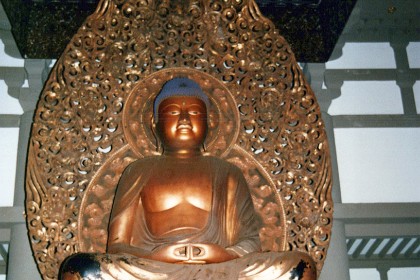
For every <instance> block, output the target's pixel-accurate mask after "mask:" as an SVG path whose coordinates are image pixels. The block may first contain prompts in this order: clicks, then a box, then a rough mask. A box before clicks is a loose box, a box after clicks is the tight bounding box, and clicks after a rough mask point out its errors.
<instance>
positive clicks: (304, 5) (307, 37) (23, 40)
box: [1, 0, 356, 62]
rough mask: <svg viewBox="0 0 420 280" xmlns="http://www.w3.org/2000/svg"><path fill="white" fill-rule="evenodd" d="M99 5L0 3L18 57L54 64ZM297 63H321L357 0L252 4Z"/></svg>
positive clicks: (35, 0)
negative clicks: (267, 20)
mask: <svg viewBox="0 0 420 280" xmlns="http://www.w3.org/2000/svg"><path fill="white" fill-rule="evenodd" d="M98 2H99V0H61V1H58V0H1V3H2V5H3V8H4V10H5V12H6V14H7V17H8V19H9V22H10V23H11V31H12V34H13V36H14V38H15V41H16V44H17V47H18V49H19V52H20V54H21V56H22V57H24V58H34V59H47V58H48V59H55V58H58V57H59V56H60V54H61V53H62V51H63V50H64V48H65V46H66V45H67V43H68V42H69V41H70V39H71V37H72V36H73V34H75V33H76V31H77V29H78V28H79V26H81V24H82V23H83V22H84V20H85V19H86V17H87V16H88V15H90V14H91V13H93V11H94V10H95V8H96V6H97V3H98ZM256 2H257V3H258V5H259V7H260V10H261V12H262V13H263V14H264V15H265V16H266V17H268V18H269V19H271V20H272V21H273V22H274V24H275V25H276V27H277V29H279V30H280V34H282V35H283V36H284V37H285V38H286V39H287V41H288V42H289V44H290V45H291V47H292V49H293V51H294V53H295V55H296V58H297V60H298V61H300V62H326V61H327V60H328V58H329V57H330V55H331V53H332V51H333V49H334V46H335V44H336V42H337V40H338V38H339V36H340V34H341V32H342V31H343V28H344V26H345V24H346V22H347V19H348V18H349V16H350V13H351V11H352V9H353V7H354V5H355V3H356V0H341V1H337V0H256Z"/></svg>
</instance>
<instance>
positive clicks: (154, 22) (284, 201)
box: [26, 0, 333, 279]
mask: <svg viewBox="0 0 420 280" xmlns="http://www.w3.org/2000/svg"><path fill="white" fill-rule="evenodd" d="M176 76H187V77H191V78H194V79H195V80H197V82H198V83H199V84H200V86H201V87H203V89H204V90H205V91H208V95H209V97H210V101H211V106H210V114H209V136H208V143H206V146H207V147H206V148H207V151H208V153H210V154H212V155H214V156H219V157H223V158H225V159H226V160H228V161H230V162H231V163H233V164H235V165H237V166H238V167H239V168H241V169H242V171H243V172H244V174H245V178H246V180H247V182H248V184H249V186H250V188H251V192H252V195H253V201H254V206H255V208H256V210H257V212H258V213H259V214H260V215H261V217H262V218H263V221H264V226H263V227H262V228H261V230H260V238H261V241H262V245H263V249H265V250H271V251H291V250H299V251H304V252H307V253H308V254H309V255H310V256H311V257H312V258H313V259H314V260H315V262H316V263H317V269H318V271H321V268H322V265H323V262H324V260H325V257H326V251H327V248H328V243H329V240H330V233H331V225H332V209H333V206H332V199H331V167H330V155H329V150H328V149H329V148H328V143H327V138H326V133H325V131H324V125H323V122H322V120H321V113H320V109H319V107H318V104H317V102H316V100H315V96H314V94H313V92H312V90H311V89H310V87H309V85H308V83H307V82H306V81H305V79H304V77H303V75H302V72H301V69H300V68H299V66H298V65H297V63H296V61H295V58H294V55H293V53H292V51H291V50H290V47H289V45H288V44H287V42H286V41H285V40H284V38H283V37H281V36H280V35H279V33H278V31H277V30H275V29H274V26H273V24H272V23H271V22H270V21H269V20H268V19H266V18H265V17H263V16H262V15H261V14H260V12H259V10H258V7H257V6H256V4H255V3H254V2H253V1H246V0H243V1H241V0H232V1H228V0H227V1H209V0H203V1H189V2H183V1H173V2H170V1H133V0H102V1H101V2H100V4H99V5H98V8H97V10H96V12H95V13H94V14H93V15H91V16H90V17H89V18H88V19H87V21H86V22H85V23H84V25H83V26H82V27H81V28H80V29H79V31H78V32H77V34H76V35H75V36H74V37H73V39H72V40H71V42H70V43H69V45H68V46H67V48H66V49H65V51H64V52H63V54H62V56H61V58H60V59H59V60H58V61H57V63H56V65H55V67H54V68H53V70H52V72H51V75H50V77H49V79H48V81H47V83H46V84H45V87H44V90H43V92H42V95H41V97H40V101H39V104H38V107H37V111H36V114H35V120H34V124H33V129H32V136H31V142H30V150H29V159H28V167H27V183H26V192H27V197H26V212H27V224H28V228H29V235H30V239H31V244H32V249H33V252H34V256H35V259H36V261H37V263H38V267H39V269H40V271H41V273H42V275H43V278H44V279H57V273H58V268H59V265H60V263H61V262H62V260H63V259H64V258H65V257H67V256H69V255H71V254H73V253H75V252H79V251H87V252H103V251H104V249H105V247H104V246H105V244H106V238H107V223H108V218H109V212H110V210H111V207H112V199H113V195H114V191H115V187H116V184H117V182H118V180H119V178H120V176H121V173H122V171H123V170H124V168H125V167H126V166H127V165H128V164H129V163H130V162H132V161H134V160H135V159H137V158H140V157H145V156H149V155H153V154H156V152H157V151H156V143H155V142H154V141H155V140H154V137H153V133H152V132H151V130H150V122H151V116H152V113H151V108H152V107H151V104H152V103H151V102H152V100H153V98H154V96H155V95H156V94H157V92H158V91H159V89H160V87H161V86H162V84H163V83H164V82H165V81H167V80H169V79H170V78H172V77H176Z"/></svg>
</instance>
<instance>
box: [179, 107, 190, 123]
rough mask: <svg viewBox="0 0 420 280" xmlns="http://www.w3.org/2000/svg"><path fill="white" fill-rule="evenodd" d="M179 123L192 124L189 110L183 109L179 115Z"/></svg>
mask: <svg viewBox="0 0 420 280" xmlns="http://www.w3.org/2000/svg"><path fill="white" fill-rule="evenodd" d="M179 123H180V124H190V123H191V122H190V115H189V114H188V111H187V110H181V114H180V116H179Z"/></svg>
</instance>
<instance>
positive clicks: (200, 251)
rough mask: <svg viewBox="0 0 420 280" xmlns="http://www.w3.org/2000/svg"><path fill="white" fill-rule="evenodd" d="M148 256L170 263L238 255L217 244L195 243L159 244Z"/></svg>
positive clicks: (217, 259) (195, 261)
mask: <svg viewBox="0 0 420 280" xmlns="http://www.w3.org/2000/svg"><path fill="white" fill-rule="evenodd" d="M148 257H149V258H150V259H154V260H157V261H162V262H168V263H218V262H225V261H229V260H232V259H235V258H237V257H238V256H237V255H236V254H235V253H234V252H229V251H228V250H226V249H225V248H223V247H221V246H219V245H217V244H207V243H193V244H171V245H163V246H159V247H157V248H155V249H154V250H153V251H152V252H151V254H150V255H149V256H148Z"/></svg>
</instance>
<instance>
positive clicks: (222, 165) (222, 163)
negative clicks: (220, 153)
mask: <svg viewBox="0 0 420 280" xmlns="http://www.w3.org/2000/svg"><path fill="white" fill-rule="evenodd" d="M206 157H207V158H209V160H210V161H211V162H212V164H213V165H214V166H217V167H218V168H219V169H222V170H225V171H227V172H229V173H231V174H235V175H236V174H239V175H241V176H242V174H243V173H242V170H241V169H240V168H239V167H238V166H236V165H235V164H233V163H230V162H228V161H227V160H225V159H222V158H219V157H214V156H206Z"/></svg>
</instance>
